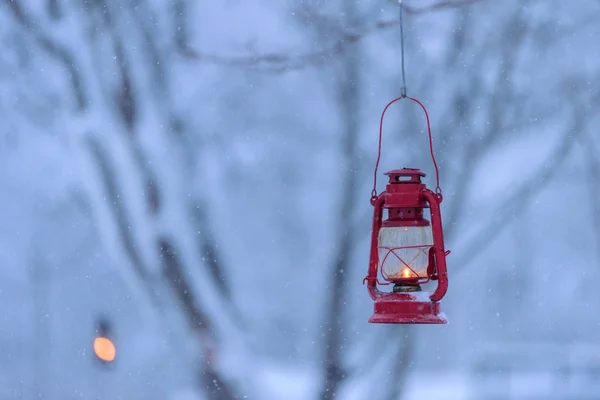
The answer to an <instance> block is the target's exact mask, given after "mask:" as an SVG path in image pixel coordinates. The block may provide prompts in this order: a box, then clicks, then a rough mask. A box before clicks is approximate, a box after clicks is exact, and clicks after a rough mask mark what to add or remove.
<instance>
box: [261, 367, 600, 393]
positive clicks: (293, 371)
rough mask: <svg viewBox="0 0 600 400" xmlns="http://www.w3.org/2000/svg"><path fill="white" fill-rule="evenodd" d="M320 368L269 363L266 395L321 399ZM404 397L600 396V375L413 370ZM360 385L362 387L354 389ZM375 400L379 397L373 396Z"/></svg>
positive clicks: (264, 373)
mask: <svg viewBox="0 0 600 400" xmlns="http://www.w3.org/2000/svg"><path fill="white" fill-rule="evenodd" d="M317 378H318V376H317V371H316V370H315V369H314V368H310V367H307V368H304V369H303V368H297V367H289V368H285V367H282V366H281V365H276V364H272V365H269V364H263V365H262V366H261V368H260V372H259V373H258V379H259V382H258V384H259V387H261V388H263V390H264V392H262V393H261V394H262V395H263V396H264V397H262V398H263V399H265V400H270V399H273V400H275V399H286V400H305V399H312V398H315V394H316V391H317V390H318V387H317V383H316V382H318V380H317ZM407 385H408V386H407V388H406V392H405V393H404V396H403V397H402V400H424V399H436V400H442V399H448V400H453V399H504V400H506V399H540V400H541V399H547V400H548V399H600V379H590V378H589V376H588V377H586V376H585V375H584V374H579V375H577V374H575V375H571V377H569V378H568V379H566V378H565V377H564V376H562V375H560V374H558V373H557V372H556V371H552V372H529V373H515V374H492V375H487V376H481V375H476V374H473V373H471V372H470V371H467V370H465V371H459V372H451V373H449V372H446V373H444V372H438V371H423V372H416V373H412V374H411V376H410V378H409V379H408V381H407ZM360 386H361V385H356V388H352V390H347V391H345V395H346V397H345V399H348V400H362V399H365V398H368V394H367V393H366V392H365V389H366V388H363V387H360ZM354 389H356V390H354ZM371 400H375V399H371Z"/></svg>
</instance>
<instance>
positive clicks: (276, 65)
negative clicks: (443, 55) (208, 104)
mask: <svg viewBox="0 0 600 400" xmlns="http://www.w3.org/2000/svg"><path fill="white" fill-rule="evenodd" d="M481 1H485V0H461V1H446V2H441V3H435V4H433V5H430V6H426V7H420V8H415V7H409V6H406V5H404V9H405V11H406V12H408V13H410V14H414V15H420V14H425V13H428V12H432V11H436V10H444V9H453V8H459V7H462V6H467V5H470V4H474V3H478V2H481ZM301 15H302V18H304V19H307V18H311V19H314V20H316V21H318V22H319V23H321V24H323V23H325V24H331V27H330V29H332V30H333V31H335V32H337V33H338V35H339V38H338V40H337V41H336V42H335V43H334V44H333V45H331V46H329V47H328V48H325V49H322V50H317V51H311V52H306V53H300V54H287V55H286V54H283V53H258V54H252V55H247V56H237V57H229V56H222V55H217V54H210V53H202V52H199V51H196V50H194V49H191V48H190V47H187V48H186V49H184V50H182V49H178V52H179V54H181V55H182V56H184V57H185V58H188V59H192V60H196V61H200V62H204V63H208V64H216V65H221V66H227V67H234V68H245V69H251V70H258V71H265V72H271V73H283V72H287V71H293V70H299V69H305V68H309V67H318V66H322V65H325V64H327V63H329V62H330V61H332V60H333V59H335V58H336V56H340V55H342V54H344V53H346V51H347V49H348V48H349V47H350V46H352V45H354V44H356V43H357V42H359V41H360V40H362V39H364V38H366V37H367V36H370V35H371V34H373V33H376V32H379V31H383V30H386V29H390V28H393V27H396V26H398V24H399V21H398V19H390V20H381V21H377V22H375V23H373V24H372V25H371V26H368V27H366V28H364V29H363V30H361V31H357V32H349V31H348V30H347V29H344V28H343V24H342V23H340V22H336V21H335V20H334V19H332V18H330V17H328V16H324V15H321V14H318V13H314V12H310V11H308V10H307V9H306V8H304V12H303V13H301Z"/></svg>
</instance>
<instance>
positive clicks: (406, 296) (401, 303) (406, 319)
mask: <svg viewBox="0 0 600 400" xmlns="http://www.w3.org/2000/svg"><path fill="white" fill-rule="evenodd" d="M430 294H431V293H428V292H412V293H382V295H381V296H380V297H379V298H377V300H375V307H374V309H375V312H374V313H373V315H372V316H371V318H369V322H370V323H373V324H447V323H448V320H447V319H446V316H445V315H444V313H442V312H441V310H440V303H439V302H435V303H434V302H432V301H431V300H430V299H429V295H430Z"/></svg>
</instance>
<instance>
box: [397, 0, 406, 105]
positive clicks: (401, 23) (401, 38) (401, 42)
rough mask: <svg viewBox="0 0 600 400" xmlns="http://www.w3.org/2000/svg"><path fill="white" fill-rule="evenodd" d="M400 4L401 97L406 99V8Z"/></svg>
mask: <svg viewBox="0 0 600 400" xmlns="http://www.w3.org/2000/svg"><path fill="white" fill-rule="evenodd" d="M398 3H399V4H400V57H401V62H402V88H401V90H400V95H401V97H403V98H404V97H406V71H405V69H404V23H403V22H404V21H403V19H402V15H403V14H404V6H403V5H402V0H398Z"/></svg>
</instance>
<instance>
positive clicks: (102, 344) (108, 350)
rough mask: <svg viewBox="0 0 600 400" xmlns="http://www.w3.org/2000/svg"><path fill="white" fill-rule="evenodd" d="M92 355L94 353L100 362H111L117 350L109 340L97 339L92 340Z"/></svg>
mask: <svg viewBox="0 0 600 400" xmlns="http://www.w3.org/2000/svg"><path fill="white" fill-rule="evenodd" d="M94 353H96V357H98V358H99V359H101V360H102V361H106V362H111V361H113V360H114V359H115V356H116V355H117V349H116V348H115V345H114V344H113V342H111V341H110V340H109V339H107V338H105V337H97V338H95V339H94Z"/></svg>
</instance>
